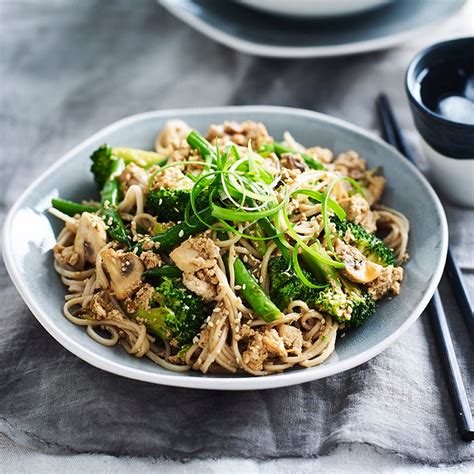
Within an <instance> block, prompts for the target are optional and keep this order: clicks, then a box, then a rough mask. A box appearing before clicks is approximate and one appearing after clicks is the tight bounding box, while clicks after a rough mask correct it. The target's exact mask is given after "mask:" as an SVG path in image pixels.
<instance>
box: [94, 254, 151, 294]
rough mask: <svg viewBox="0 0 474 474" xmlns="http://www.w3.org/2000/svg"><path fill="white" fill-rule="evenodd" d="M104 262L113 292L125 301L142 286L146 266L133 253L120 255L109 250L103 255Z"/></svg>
mask: <svg viewBox="0 0 474 474" xmlns="http://www.w3.org/2000/svg"><path fill="white" fill-rule="evenodd" d="M102 262H103V264H104V267H105V270H106V271H107V273H108V274H109V277H110V286H111V288H112V292H113V293H114V295H115V296H116V297H117V299H119V300H124V299H125V298H128V297H129V296H131V295H132V293H133V292H134V291H135V290H136V289H138V288H139V287H140V285H141V284H142V274H143V272H144V270H145V266H144V265H143V262H142V261H141V260H140V258H139V257H138V256H137V255H135V254H134V253H133V252H126V253H120V252H116V251H115V250H113V249H107V250H105V251H104V252H103V253H102Z"/></svg>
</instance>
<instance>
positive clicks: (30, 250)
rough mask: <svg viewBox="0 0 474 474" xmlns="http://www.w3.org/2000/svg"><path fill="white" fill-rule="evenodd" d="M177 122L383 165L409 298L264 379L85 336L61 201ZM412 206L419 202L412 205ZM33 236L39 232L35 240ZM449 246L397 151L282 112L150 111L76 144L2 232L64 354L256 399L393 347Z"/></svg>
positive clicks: (17, 275) (323, 121) (437, 213)
mask: <svg viewBox="0 0 474 474" xmlns="http://www.w3.org/2000/svg"><path fill="white" fill-rule="evenodd" d="M171 118H179V119H182V120H185V121H186V122H188V123H189V124H190V125H191V126H192V127H194V128H196V129H198V130H201V131H203V132H204V131H206V130H207V128H208V127H209V126H210V125H211V124H213V123H221V122H223V121H224V120H237V121H243V120H247V119H249V120H255V121H261V122H263V123H265V124H266V125H267V127H268V129H269V132H270V133H271V134H272V135H273V136H275V137H276V138H280V137H281V136H282V135H283V132H284V131H285V130H290V131H291V132H292V134H293V135H294V136H295V138H296V139H297V140H298V141H300V142H301V143H303V144H305V145H307V146H310V145H316V144H317V145H320V146H323V147H328V148H331V149H333V150H334V151H335V152H336V153H340V152H342V151H346V150H349V149H353V150H357V151H358V152H359V153H360V154H361V155H362V156H363V157H364V158H366V160H367V162H368V165H369V167H370V168H373V167H375V166H382V168H383V169H384V172H385V174H386V176H387V178H388V183H387V188H386V191H385V194H384V197H383V202H384V203H386V204H387V205H388V206H391V207H393V208H396V209H399V210H400V211H401V212H403V213H405V214H406V216H407V217H408V219H410V221H411V223H412V229H411V238H410V242H409V246H408V252H409V254H410V256H411V259H410V261H409V262H408V263H407V265H406V266H405V280H404V282H403V284H402V291H401V295H400V296H398V297H396V298H393V299H391V300H385V301H382V302H381V303H380V304H379V305H378V308H377V312H376V314H375V315H374V316H373V317H372V318H370V319H369V320H368V321H367V322H366V323H365V324H364V326H362V327H360V328H356V329H354V330H351V331H348V332H347V334H346V336H345V337H344V338H340V339H338V342H337V344H336V352H335V354H333V356H332V357H330V358H329V359H328V360H327V361H326V362H325V363H324V364H322V365H319V366H317V367H312V368H308V369H303V368H301V369H300V368H297V369H294V370H291V371H288V372H284V373H281V374H275V375H269V376H265V377H252V376H248V375H203V374H201V373H197V372H186V373H177V372H171V371H169V370H166V369H164V368H162V367H159V366H157V365H155V364H153V363H152V362H151V361H149V360H148V359H137V358H135V357H132V356H130V355H129V354H127V353H126V352H125V351H124V350H123V349H122V348H121V347H113V348H110V347H105V346H102V345H100V344H97V343H96V342H95V341H93V340H92V339H91V338H90V337H89V336H88V335H87V333H86V331H85V330H84V328H83V327H80V326H76V325H74V324H71V323H70V322H69V321H68V320H67V319H66V318H65V317H64V315H63V313H62V306H63V303H64V295H65V293H66V289H65V288H64V286H63V285H62V283H61V280H60V278H59V276H58V275H57V273H56V272H55V271H54V268H53V255H52V248H53V246H54V244H55V239H56V235H57V234H58V233H59V231H60V229H61V223H60V222H58V220H57V219H55V218H54V217H52V216H50V215H48V213H47V209H48V208H49V206H50V203H51V199H52V198H53V197H57V196H61V197H62V198H65V199H73V200H81V199H87V198H89V199H90V197H91V196H94V195H95V194H96V193H97V188H96V186H95V184H94V181H93V178H92V175H91V173H90V170H89V168H90V159H89V156H90V154H91V153H92V152H93V151H94V150H95V149H96V148H97V147H98V146H100V145H101V144H103V143H109V144H113V145H116V146H131V147H138V148H148V149H151V148H152V147H153V143H154V140H155V136H156V133H157V131H158V130H160V129H161V128H162V127H163V126H164V124H165V122H166V121H167V120H169V119H171ZM413 203H416V205H415V206H414V205H413ZM31 229H34V232H31ZM447 243H448V231H447V223H446V217H445V215H444V211H443V208H442V206H441V203H440V202H439V200H438V198H437V196H436V194H435V193H434V191H433V190H432V188H431V186H430V185H429V184H428V182H427V181H426V179H425V178H424V177H423V175H422V174H421V173H420V172H419V171H418V170H417V169H416V168H415V167H414V166H413V165H412V164H411V163H409V162H408V161H407V160H406V159H405V158H404V157H403V156H401V155H400V154H399V153H398V152H397V151H396V150H395V149H394V148H392V147H390V146H388V145H387V144H386V143H385V142H383V141H382V140H380V139H379V138H377V137H375V136H374V135H372V134H369V133H368V132H366V131H364V130H362V129H360V128H357V127H355V126H353V125H351V124H348V123H346V122H343V121H342V120H338V119H335V118H332V117H329V116H327V115H322V114H318V113H315V112H310V111H307V110H299V109H290V108H284V107H264V106H251V107H220V108H208V109H188V110H187V109H183V110H165V111H157V112H148V113H144V114H139V115H134V116H132V117H128V118H126V119H123V120H120V121H118V122H116V123H114V124H112V125H110V126H109V127H107V128H104V129H103V130H101V131H99V132H97V133H96V134H94V135H93V136H92V137H90V138H88V139H87V140H86V141H84V142H83V143H81V144H80V145H78V146H77V147H76V148H74V149H73V150H71V151H70V152H69V153H67V154H66V155H65V156H63V157H62V158H60V159H59V160H58V161H57V162H56V163H55V165H53V166H52V167H51V168H50V169H48V170H47V171H46V172H45V173H44V174H43V175H42V176H40V177H39V178H38V179H37V180H36V181H35V182H34V183H33V184H32V185H31V186H30V187H29V188H28V189H27V190H26V191H25V192H24V193H23V195H22V196H21V197H20V198H19V199H18V200H17V202H16V203H15V205H14V206H13V208H12V209H11V210H10V212H9V214H8V216H7V218H6V220H5V224H4V231H3V250H4V251H3V255H4V259H5V264H6V267H7V270H8V272H9V274H10V276H11V278H12V280H13V282H14V284H15V286H16V287H17V289H18V291H19V293H20V294H21V296H22V297H23V299H24V300H25V302H26V304H27V305H28V306H29V308H30V309H31V311H32V312H33V314H34V315H35V316H36V318H37V319H38V321H39V322H40V323H41V324H42V325H43V326H44V327H45V329H46V330H47V331H48V332H49V333H50V334H51V335H52V336H53V337H54V338H55V339H56V340H57V341H58V342H59V343H60V344H62V345H63V346H64V347H65V348H66V349H68V350H69V351H71V352H72V353H73V354H75V355H77V356H78V357H80V358H81V359H83V360H85V361H87V362H89V363H90V364H92V365H94V366H96V367H99V368H101V369H103V370H106V371H109V372H112V373H114V374H118V375H122V376H125V377H130V378H133V379H138V380H143V381H146V382H152V383H158V384H162V385H173V386H177V387H189V388H204V389H218V390H255V389H266V388H274V387H284V386H287V385H293V384H297V383H302V382H309V381H311V380H315V379H320V378H323V377H327V376H329V375H333V374H337V373H338V372H342V371H345V370H348V369H351V368H353V367H356V366H358V365H360V364H362V363H364V362H366V361H367V360H369V359H371V358H372V357H374V356H376V355H377V354H378V353H379V352H381V351H383V350H384V349H386V348H387V347H388V346H389V345H390V344H392V343H393V342H395V341H396V340H397V339H398V338H399V337H400V336H401V335H402V334H403V333H404V332H405V331H406V330H407V329H408V328H409V327H410V326H411V325H412V324H413V323H414V322H415V320H416V319H417V318H418V316H419V315H420V314H421V312H422V311H423V309H424V308H425V307H426V305H427V304H428V301H429V300H430V298H431V296H432V295H433V293H434V290H435V289H436V287H437V285H438V282H439V280H440V278H441V274H442V272H443V267H444V262H445V259H446V252H447Z"/></svg>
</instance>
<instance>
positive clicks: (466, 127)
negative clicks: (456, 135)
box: [405, 36, 474, 131]
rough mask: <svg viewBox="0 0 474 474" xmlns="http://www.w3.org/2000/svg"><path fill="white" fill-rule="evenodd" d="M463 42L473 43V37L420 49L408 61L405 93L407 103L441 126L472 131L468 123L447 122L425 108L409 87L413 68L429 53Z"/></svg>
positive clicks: (463, 37)
mask: <svg viewBox="0 0 474 474" xmlns="http://www.w3.org/2000/svg"><path fill="white" fill-rule="evenodd" d="M465 40H472V41H473V42H474V36H460V37H458V38H452V39H449V40H446V41H440V42H438V43H435V44H432V45H430V46H427V47H426V48H424V49H422V50H421V51H419V52H418V53H416V55H415V56H414V57H413V59H412V60H411V61H410V63H409V65H408V68H407V71H406V73H405V92H406V94H407V96H408V99H409V101H410V102H411V103H412V104H413V105H414V106H415V107H416V108H417V109H418V110H419V111H421V112H422V113H424V114H426V115H428V117H430V118H431V119H433V120H435V121H438V122H440V123H441V124H443V125H448V126H450V127H454V128H460V129H464V130H466V131H467V130H470V131H473V130H474V125H472V124H468V123H462V122H454V121H453V120H448V119H446V118H444V117H443V116H442V115H440V114H437V113H436V112H433V111H432V110H431V109H429V108H428V107H426V106H425V105H424V104H423V102H421V100H417V99H416V97H415V96H414V95H413V92H412V86H411V85H410V81H411V82H412V83H414V82H415V81H414V79H415V77H414V76H415V74H414V71H415V68H416V66H417V65H418V64H419V63H420V61H421V60H422V59H423V58H424V57H425V56H426V55H427V54H428V53H430V52H431V51H433V50H436V49H438V48H440V47H441V46H445V45H447V44H450V43H459V42H462V41H465Z"/></svg>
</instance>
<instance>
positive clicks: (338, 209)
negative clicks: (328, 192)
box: [291, 189, 346, 221]
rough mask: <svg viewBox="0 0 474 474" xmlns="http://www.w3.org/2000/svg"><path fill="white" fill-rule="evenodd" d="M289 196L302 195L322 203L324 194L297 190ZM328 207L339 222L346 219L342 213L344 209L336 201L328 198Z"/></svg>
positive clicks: (309, 190) (308, 190)
mask: <svg viewBox="0 0 474 474" xmlns="http://www.w3.org/2000/svg"><path fill="white" fill-rule="evenodd" d="M291 194H292V195H293V194H304V195H306V196H308V197H310V198H312V199H314V200H316V201H318V202H323V200H324V193H322V192H321V191H313V190H312V189H297V190H296V191H293V192H292V193H291ZM328 207H329V209H331V210H332V211H333V212H334V214H336V216H337V217H338V218H339V219H340V220H341V221H342V220H344V219H345V218H346V211H344V209H343V208H342V207H341V206H340V205H339V204H338V203H337V201H334V199H331V198H329V200H328Z"/></svg>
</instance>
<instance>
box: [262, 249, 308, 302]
mask: <svg viewBox="0 0 474 474" xmlns="http://www.w3.org/2000/svg"><path fill="white" fill-rule="evenodd" d="M303 272H304V273H305V275H306V276H307V278H308V279H310V280H311V276H310V274H309V273H307V272H306V271H304V270H303ZM268 274H269V277H270V298H271V299H272V301H273V302H274V303H275V304H276V305H277V306H278V307H279V308H280V309H285V308H286V307H287V306H288V304H289V303H290V302H291V301H293V300H303V301H308V300H313V299H314V298H315V297H316V293H315V290H314V289H313V288H309V287H308V286H306V285H305V284H304V283H303V282H302V281H301V280H300V279H299V278H298V276H297V275H296V273H295V271H294V270H293V268H292V266H291V265H290V264H288V262H287V261H286V260H285V258H283V257H273V258H272V259H271V260H270V261H269V262H268Z"/></svg>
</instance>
